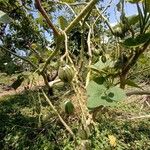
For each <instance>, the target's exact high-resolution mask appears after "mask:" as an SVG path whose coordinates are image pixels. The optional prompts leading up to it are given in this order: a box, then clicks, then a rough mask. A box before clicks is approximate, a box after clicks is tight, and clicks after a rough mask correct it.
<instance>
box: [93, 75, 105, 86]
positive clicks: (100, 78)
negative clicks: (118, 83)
mask: <svg viewBox="0 0 150 150" xmlns="http://www.w3.org/2000/svg"><path fill="white" fill-rule="evenodd" d="M93 81H95V82H96V83H98V84H103V83H104V82H106V77H103V76H99V77H94V78H93Z"/></svg>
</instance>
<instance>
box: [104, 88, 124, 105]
mask: <svg viewBox="0 0 150 150" xmlns="http://www.w3.org/2000/svg"><path fill="white" fill-rule="evenodd" d="M106 95H107V96H108V98H109V99H110V100H112V101H116V102H117V101H120V100H123V99H125V98H126V94H125V92H124V90H123V89H121V88H119V87H117V86H114V87H110V88H109V89H108V90H107V91H106Z"/></svg>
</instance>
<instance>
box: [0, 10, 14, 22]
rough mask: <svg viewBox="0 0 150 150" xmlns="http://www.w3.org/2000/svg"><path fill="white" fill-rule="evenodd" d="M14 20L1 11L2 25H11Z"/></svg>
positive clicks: (0, 19) (0, 20)
mask: <svg viewBox="0 0 150 150" xmlns="http://www.w3.org/2000/svg"><path fill="white" fill-rule="evenodd" d="M10 22H12V19H11V18H10V17H9V16H8V15H7V14H6V13H5V12H3V11H1V10H0V23H10Z"/></svg>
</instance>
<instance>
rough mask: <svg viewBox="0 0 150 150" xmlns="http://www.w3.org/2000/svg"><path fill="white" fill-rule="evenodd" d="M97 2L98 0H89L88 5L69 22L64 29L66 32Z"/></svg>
mask: <svg viewBox="0 0 150 150" xmlns="http://www.w3.org/2000/svg"><path fill="white" fill-rule="evenodd" d="M97 2H98V0H91V2H89V3H88V5H87V6H86V7H85V8H84V9H83V10H82V11H81V13H80V14H79V15H78V16H77V17H76V18H75V19H74V20H73V21H72V22H71V23H70V24H69V26H68V27H67V28H66V29H65V32H66V33H69V32H70V31H71V30H72V28H73V27H74V26H75V25H76V24H78V23H79V21H81V20H82V18H83V17H84V16H85V15H86V14H87V13H88V12H89V11H90V10H91V9H92V8H93V7H94V5H95V4H96V3H97Z"/></svg>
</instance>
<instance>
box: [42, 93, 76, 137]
mask: <svg viewBox="0 0 150 150" xmlns="http://www.w3.org/2000/svg"><path fill="white" fill-rule="evenodd" d="M42 93H43V95H44V97H45V99H46V101H47V102H48V104H49V105H50V107H51V108H52V109H53V111H54V112H55V113H56V115H57V116H58V118H59V119H60V121H61V123H62V124H63V125H64V127H65V128H66V130H67V131H68V132H69V133H70V134H71V135H72V136H73V138H75V135H74V133H73V132H72V130H71V128H70V127H69V126H68V125H67V124H66V122H65V121H64V120H63V118H62V117H61V116H60V114H59V113H58V111H57V110H56V109H55V107H54V106H53V104H52V103H51V101H50V99H49V98H48V97H47V96H46V94H45V92H44V91H43V90H42Z"/></svg>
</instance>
